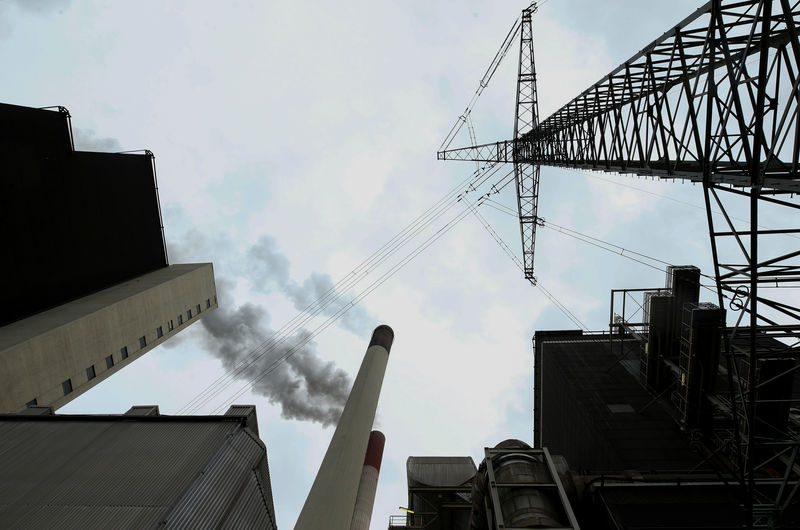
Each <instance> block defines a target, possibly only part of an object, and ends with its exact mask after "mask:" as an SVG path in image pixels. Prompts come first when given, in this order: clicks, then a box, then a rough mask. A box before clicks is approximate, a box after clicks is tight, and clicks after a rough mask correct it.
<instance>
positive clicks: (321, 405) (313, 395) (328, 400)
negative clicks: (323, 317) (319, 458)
mask: <svg viewBox="0 0 800 530" xmlns="http://www.w3.org/2000/svg"><path fill="white" fill-rule="evenodd" d="M169 253H170V256H172V258H173V259H174V260H175V262H182V261H191V260H196V259H197V258H200V257H202V259H205V260H207V259H208V256H209V255H214V254H216V255H220V256H232V255H234V250H233V248H232V244H231V241H230V239H229V238H228V237H227V236H224V235H216V236H214V237H213V238H208V237H206V236H205V235H203V234H201V233H200V232H197V231H190V232H189V233H187V234H186V235H185V236H184V238H183V240H182V241H181V242H180V243H177V244H176V243H174V242H171V243H170V245H169ZM265 258H266V259H267V261H265V263H268V264H269V266H270V268H271V269H272V270H273V271H277V272H275V273H274V274H269V275H265V277H264V278H263V279H261V278H260V277H259V275H258V274H256V273H255V272H253V274H247V276H248V277H249V278H248V279H250V281H251V283H253V284H262V285H263V284H265V283H269V282H271V281H273V279H274V278H276V277H277V278H281V282H283V284H286V283H287V282H288V283H291V282H289V280H288V278H289V260H288V259H287V258H286V256H284V255H283V254H280V253H278V252H272V253H270V254H269V255H267V256H265ZM201 261H202V260H201ZM214 269H215V282H216V286H217V300H218V302H219V306H218V308H217V309H216V310H214V311H211V312H210V313H207V314H205V316H204V317H203V318H202V319H201V320H200V322H201V323H202V329H203V334H202V336H201V340H202V343H203V346H204V347H205V349H206V350H207V351H208V352H209V353H211V354H212V355H214V356H216V357H218V358H219V359H220V360H221V361H222V364H223V366H224V367H225V370H226V371H228V372H231V371H234V370H235V371H236V378H237V379H240V380H243V381H252V380H254V379H257V378H259V377H260V376H261V375H262V374H264V373H265V371H267V370H269V371H270V373H269V374H268V375H266V376H265V377H263V378H262V379H260V380H259V381H257V382H255V383H254V384H253V391H254V392H256V393H257V394H260V395H262V396H265V397H266V398H267V399H269V401H270V403H273V404H275V405H280V407H281V416H283V417H284V418H287V419H296V420H301V421H314V422H317V423H321V424H322V425H323V426H329V425H335V424H336V422H338V421H339V416H340V415H341V414H342V409H343V408H344V404H345V402H346V401H347V396H348V395H349V394H350V387H351V386H352V381H351V379H350V377H349V376H348V375H347V373H346V372H345V371H344V370H342V369H340V368H337V367H336V364H335V363H333V362H332V361H327V362H326V361H323V360H322V359H321V358H320V357H319V356H318V355H317V353H316V351H315V347H316V345H315V344H314V343H313V342H311V341H309V338H310V335H311V334H310V332H308V331H307V330H305V329H299V330H297V331H295V332H294V333H293V334H292V335H290V336H288V337H285V338H282V337H278V336H277V334H276V332H275V331H274V330H272V329H271V327H270V316H269V313H268V312H267V310H266V309H264V308H263V307H262V306H260V305H257V304H253V303H250V302H248V303H244V304H242V305H239V306H237V305H236V304H235V301H234V296H233V291H234V289H235V287H236V281H234V280H232V279H229V278H228V277H226V276H224V275H221V274H220V270H223V269H224V262H218V263H215V264H214ZM276 287H277V284H276ZM171 340H174V339H171ZM265 341H266V342H267V347H270V345H273V343H276V344H274V345H273V346H272V347H270V351H269V352H268V353H265V354H264V355H260V356H259V357H258V358H257V359H255V357H256V356H258V355H259V354H260V353H262V352H263V348H262V349H261V350H260V351H259V352H257V353H255V354H253V352H254V351H255V350H256V349H257V348H258V347H259V346H260V345H261V344H262V343H264V342H265ZM169 342H170V341H167V343H169ZM289 353H291V356H289V357H287V358H286V360H285V361H284V362H279V360H280V359H282V358H283V357H285V356H286V355H287V354H289ZM254 359H255V360H254ZM251 360H252V361H253V362H252V363H250V361H251ZM241 364H246V365H247V366H246V367H242V366H240V365H241Z"/></svg>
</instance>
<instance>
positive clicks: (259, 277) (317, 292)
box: [247, 236, 375, 336]
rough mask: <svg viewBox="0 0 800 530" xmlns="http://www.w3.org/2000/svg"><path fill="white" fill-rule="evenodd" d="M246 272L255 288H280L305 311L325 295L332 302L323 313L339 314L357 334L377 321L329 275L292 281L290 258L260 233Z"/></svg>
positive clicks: (366, 329) (248, 257) (360, 333)
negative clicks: (340, 288) (342, 292)
mask: <svg viewBox="0 0 800 530" xmlns="http://www.w3.org/2000/svg"><path fill="white" fill-rule="evenodd" d="M247 274H248V276H250V277H251V279H253V280H255V281H254V282H253V285H254V287H255V288H256V289H258V290H261V291H265V292H266V291H269V290H270V289H271V288H275V289H278V290H279V291H280V292H282V293H283V294H284V295H286V297H287V298H288V299H289V300H290V301H291V302H292V304H293V305H294V307H295V309H297V310H298V311H303V310H305V309H306V308H307V307H308V306H309V305H311V304H312V303H314V302H315V301H316V300H319V299H321V298H325V300H327V301H328V302H329V303H328V305H327V306H326V307H325V308H324V309H322V311H321V312H320V314H322V315H324V316H326V317H330V316H333V315H337V314H340V315H341V316H340V317H339V321H338V322H339V324H340V325H341V326H342V327H343V328H345V329H347V330H349V331H352V332H353V333H355V334H357V335H361V336H365V335H366V334H368V333H369V332H370V330H371V327H372V324H373V323H374V321H375V319H374V318H372V317H371V316H370V315H369V314H368V313H367V312H366V311H365V310H364V308H363V307H361V306H352V307H350V304H351V303H352V301H353V299H354V297H353V296H351V295H341V293H339V292H338V291H337V290H336V289H335V287H334V283H333V280H332V279H331V277H330V275H328V274H321V273H317V272H312V273H311V275H310V276H309V277H308V278H306V279H305V280H303V283H302V284H298V283H297V282H295V281H294V280H292V279H291V278H290V276H289V260H288V259H287V258H286V256H284V255H283V254H281V253H280V252H278V250H277V245H276V244H275V240H274V239H272V238H271V237H268V236H261V237H260V238H259V240H258V241H257V242H256V244H255V245H253V246H252V247H250V248H249V249H248V251H247ZM348 307H349V309H347V311H346V312H343V311H344V310H345V309H346V308H348Z"/></svg>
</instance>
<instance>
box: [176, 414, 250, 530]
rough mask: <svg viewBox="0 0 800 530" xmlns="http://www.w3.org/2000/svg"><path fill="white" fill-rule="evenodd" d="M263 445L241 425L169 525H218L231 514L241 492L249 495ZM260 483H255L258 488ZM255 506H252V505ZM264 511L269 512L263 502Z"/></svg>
mask: <svg viewBox="0 0 800 530" xmlns="http://www.w3.org/2000/svg"><path fill="white" fill-rule="evenodd" d="M265 458H266V451H265V448H264V446H263V444H262V443H261V442H260V440H258V438H256V437H254V436H253V435H252V434H251V433H250V432H249V431H248V430H247V429H243V428H238V429H237V430H236V431H235V432H233V433H231V434H230V436H229V437H228V438H227V439H226V440H225V441H224V443H223V444H222V445H221V446H220V447H219V450H218V451H217V453H216V454H215V455H214V456H213V457H212V458H211V460H210V461H209V462H208V465H207V467H206V468H205V469H203V471H202V474H201V475H200V476H199V477H198V478H197V480H195V481H194V483H193V484H192V485H191V487H190V488H189V489H188V490H187V491H186V493H185V494H184V495H183V496H182V498H181V499H180V500H179V501H178V503H177V504H176V505H175V507H174V509H173V510H172V511H171V512H170V513H169V515H168V516H167V519H166V527H167V528H214V527H216V526H218V525H219V524H220V523H222V522H223V521H224V520H225V518H226V517H227V516H228V511H229V507H230V506H231V505H232V504H235V503H237V502H238V500H237V495H247V494H248V491H247V488H248V480H249V479H250V477H251V475H252V471H253V469H255V468H256V467H257V466H258V465H259V463H260V462H261V460H262V459H265ZM257 486H258V483H254V487H257ZM249 507H250V508H252V506H249ZM259 509H260V510H261V511H266V506H265V503H264V501H263V500H262V501H261V504H260V508H259Z"/></svg>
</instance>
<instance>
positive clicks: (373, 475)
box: [350, 431, 386, 530]
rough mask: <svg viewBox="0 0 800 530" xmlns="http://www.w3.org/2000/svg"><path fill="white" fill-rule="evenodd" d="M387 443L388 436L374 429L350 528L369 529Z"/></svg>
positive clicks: (354, 529) (365, 458)
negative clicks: (384, 448) (384, 447)
mask: <svg viewBox="0 0 800 530" xmlns="http://www.w3.org/2000/svg"><path fill="white" fill-rule="evenodd" d="M385 443H386V438H385V437H384V436H383V433H382V432H380V431H372V432H371V433H370V435H369V444H368V445H367V454H366V456H365V457H364V467H363V468H362V470H361V482H359V484H358V494H357V496H356V506H355V508H354V509H353V521H352V523H350V530H369V522H370V520H371V519H372V506H373V505H374V504H375V492H376V491H377V490H378V474H379V473H380V471H381V460H382V459H383V446H384V444H385Z"/></svg>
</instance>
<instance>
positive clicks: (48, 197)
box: [0, 104, 217, 412]
mask: <svg viewBox="0 0 800 530" xmlns="http://www.w3.org/2000/svg"><path fill="white" fill-rule="evenodd" d="M0 121H2V123H3V127H2V130H0V155H2V159H3V165H4V171H3V177H2V180H3V193H2V194H0V226H2V227H3V230H2V233H1V234H0V238H1V241H0V242H1V243H2V247H3V249H4V255H5V256H7V259H4V260H2V264H0V267H2V276H1V277H2V278H3V304H2V306H0V374H1V375H0V378H2V380H1V381H0V382H2V384H0V412H17V411H21V410H23V409H25V407H26V406H30V405H45V406H50V407H53V408H59V407H61V406H63V405H65V404H66V403H68V402H69V401H70V400H72V399H74V398H75V397H77V396H78V395H80V394H82V393H83V392H85V391H86V390H88V389H89V388H91V387H92V386H94V385H96V384H97V383H99V382H100V381H102V380H104V379H105V378H107V377H108V376H110V375H111V374H113V373H115V372H116V371H118V370H120V369H121V368H123V367H124V366H126V365H128V364H130V363H131V362H132V361H134V360H135V359H137V358H139V357H141V356H142V355H143V354H144V353H146V352H147V351H149V350H151V349H152V348H154V347H155V346H157V345H159V344H160V343H161V342H163V341H165V340H167V339H168V338H170V337H171V336H173V335H174V334H176V333H178V332H179V331H181V330H183V329H185V328H186V327H187V326H188V325H190V324H192V323H194V322H195V321H196V320H197V319H198V318H202V317H203V316H204V315H205V314H206V313H207V312H208V311H213V310H214V309H215V308H216V307H217V299H216V287H215V284H214V271H213V266H212V265H211V264H210V263H198V264H182V265H169V263H168V259H167V250H166V245H165V241H164V231H163V226H162V222H161V211H160V206H159V199H158V185H157V181H156V174H155V166H154V162H153V156H152V153H150V152H144V153H124V154H117V153H94V152H83V151H76V150H75V148H74V145H73V141H72V128H71V118H70V115H69V113H68V112H67V111H66V109H64V108H63V107H58V108H55V109H34V108H28V107H20V106H16V105H7V104H0Z"/></svg>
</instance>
